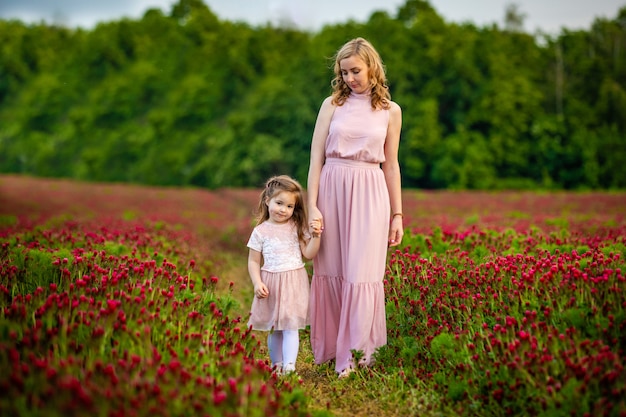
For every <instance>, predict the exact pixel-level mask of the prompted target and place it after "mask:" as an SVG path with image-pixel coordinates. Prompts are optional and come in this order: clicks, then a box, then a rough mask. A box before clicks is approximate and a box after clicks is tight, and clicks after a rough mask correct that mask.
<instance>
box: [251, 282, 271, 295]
mask: <svg viewBox="0 0 626 417" xmlns="http://www.w3.org/2000/svg"><path fill="white" fill-rule="evenodd" d="M254 295H256V296H257V298H266V297H267V296H268V295H270V291H269V290H268V289H267V287H266V286H265V284H263V283H262V282H261V283H259V284H257V285H255V286H254Z"/></svg>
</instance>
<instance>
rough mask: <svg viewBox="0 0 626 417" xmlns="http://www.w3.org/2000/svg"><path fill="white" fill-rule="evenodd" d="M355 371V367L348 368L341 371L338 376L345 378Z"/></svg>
mask: <svg viewBox="0 0 626 417" xmlns="http://www.w3.org/2000/svg"><path fill="white" fill-rule="evenodd" d="M352 372H354V368H346V369H344V370H343V371H341V372H339V375H338V378H339V379H344V378H347V377H349V376H350V374H351V373H352Z"/></svg>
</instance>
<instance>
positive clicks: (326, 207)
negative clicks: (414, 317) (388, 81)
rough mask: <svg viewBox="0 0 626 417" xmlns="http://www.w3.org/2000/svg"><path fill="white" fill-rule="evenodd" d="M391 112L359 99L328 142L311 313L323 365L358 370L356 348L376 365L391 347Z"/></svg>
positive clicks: (338, 117)
mask: <svg viewBox="0 0 626 417" xmlns="http://www.w3.org/2000/svg"><path fill="white" fill-rule="evenodd" d="M388 123H389V111H388V110H373V109H372V106H371V104H370V97H369V95H367V94H355V93H352V94H351V95H350V96H349V97H348V99H347V100H346V102H345V103H344V104H343V105H342V106H338V107H337V108H336V109H335V112H334V114H333V117H332V120H331V122H330V130H329V134H328V137H327V139H326V148H325V156H326V160H325V163H324V166H323V167H322V172H321V177H320V184H319V195H318V201H317V205H318V208H319V209H320V211H321V212H322V215H323V216H324V233H323V234H322V237H321V239H322V240H321V244H320V250H319V252H318V254H317V256H316V257H315V258H314V260H313V278H312V282H311V296H310V308H309V314H310V318H311V346H312V350H313V356H314V358H315V363H318V364H320V363H324V362H327V361H329V360H331V359H333V358H334V359H335V370H336V371H337V372H341V371H343V370H344V369H346V368H349V367H353V366H354V365H355V364H353V363H352V362H353V361H352V352H351V350H352V349H355V350H358V351H362V352H363V353H364V357H363V359H361V364H364V365H369V364H370V362H371V360H372V354H373V353H374V352H375V350H376V349H377V348H379V347H381V346H383V345H385V344H386V343H387V325H386V317H385V295H384V288H383V278H384V275H385V265H386V257H387V239H388V234H389V215H390V202H389V193H388V191H387V185H386V182H385V177H384V174H383V171H382V169H381V167H380V164H381V163H382V162H384V160H385V154H384V145H385V138H386V136H387V126H388Z"/></svg>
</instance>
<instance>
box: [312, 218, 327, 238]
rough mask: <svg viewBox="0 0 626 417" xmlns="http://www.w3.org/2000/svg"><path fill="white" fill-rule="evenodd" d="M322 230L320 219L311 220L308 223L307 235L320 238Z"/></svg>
mask: <svg viewBox="0 0 626 417" xmlns="http://www.w3.org/2000/svg"><path fill="white" fill-rule="evenodd" d="M323 230H324V226H322V219H313V220H311V221H310V222H309V233H311V236H312V237H320V236H321V235H322V231H323Z"/></svg>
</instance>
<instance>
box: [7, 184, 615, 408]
mask: <svg viewBox="0 0 626 417" xmlns="http://www.w3.org/2000/svg"><path fill="white" fill-rule="evenodd" d="M257 195H258V191H257V190H217V191H205V190H197V189H167V188H151V187H140V186H133V185H115V184H86V183H80V182H72V181H63V180H49V179H35V178H28V177H20V176H0V244H1V246H0V308H1V310H0V312H1V313H0V314H1V315H0V414H1V415H3V416H4V415H7V416H9V415H11V416H31V415H32V416H35V415H37V416H57V415H58V416H83V415H89V416H107V417H108V416H148V415H151V416H152V415H154V416H306V415H311V416H334V415H346V416H347V415H367V414H368V412H367V411H366V410H370V409H371V404H370V405H368V404H367V403H368V402H370V403H374V402H383V403H384V404H385V406H384V407H380V409H378V410H377V412H378V413H379V415H422V416H439V415H462V416H501V415H529V416H546V417H547V416H626V400H624V398H626V370H625V369H624V365H625V359H624V358H625V357H626V355H625V354H624V352H625V349H626V328H625V327H626V296H625V294H624V291H625V290H626V283H625V279H626V278H625V277H624V273H623V271H624V258H625V257H626V218H625V216H624V214H625V212H626V194H623V193H532V192H501V193H482V192H418V191H411V190H406V191H405V195H404V200H405V204H404V208H405V210H404V211H405V221H406V226H407V234H406V235H405V240H404V242H403V246H402V247H400V248H398V250H391V251H390V253H389V262H388V270H387V274H386V276H385V290H386V295H387V315H388V336H389V340H388V345H387V346H386V347H384V348H383V349H381V350H380V351H379V352H378V354H377V362H376V364H375V365H374V366H373V367H372V368H370V369H360V370H359V371H358V372H355V373H354V374H353V375H352V376H351V377H350V378H348V379H347V380H337V379H336V377H335V376H334V374H333V373H332V372H329V371H328V369H329V367H328V366H327V365H323V366H317V367H315V366H313V365H311V362H312V360H311V357H310V352H308V351H307V346H306V345H307V335H306V332H303V335H302V337H301V340H302V345H303V347H302V352H301V357H300V361H301V363H300V364H299V369H301V372H300V375H299V376H297V377H288V378H280V377H276V375H273V374H272V373H271V370H270V369H269V364H268V358H267V357H266V356H267V355H266V352H265V340H264V339H263V338H262V336H260V335H259V334H257V333H255V332H251V331H249V330H248V329H247V328H246V326H245V323H246V322H247V317H246V314H247V308H248V304H247V303H248V302H249V300H250V297H251V294H252V292H251V290H250V288H249V287H250V284H249V279H248V277H247V274H246V272H245V260H246V251H245V241H246V240H247V237H248V234H249V232H250V230H251V226H252V223H251V221H252V213H251V211H252V208H253V207H254V205H255V202H256V199H257ZM320 381H321V382H320ZM320 384H321V385H322V387H321V388H320ZM370 400H371V401H370ZM368 407H370V408H368Z"/></svg>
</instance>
